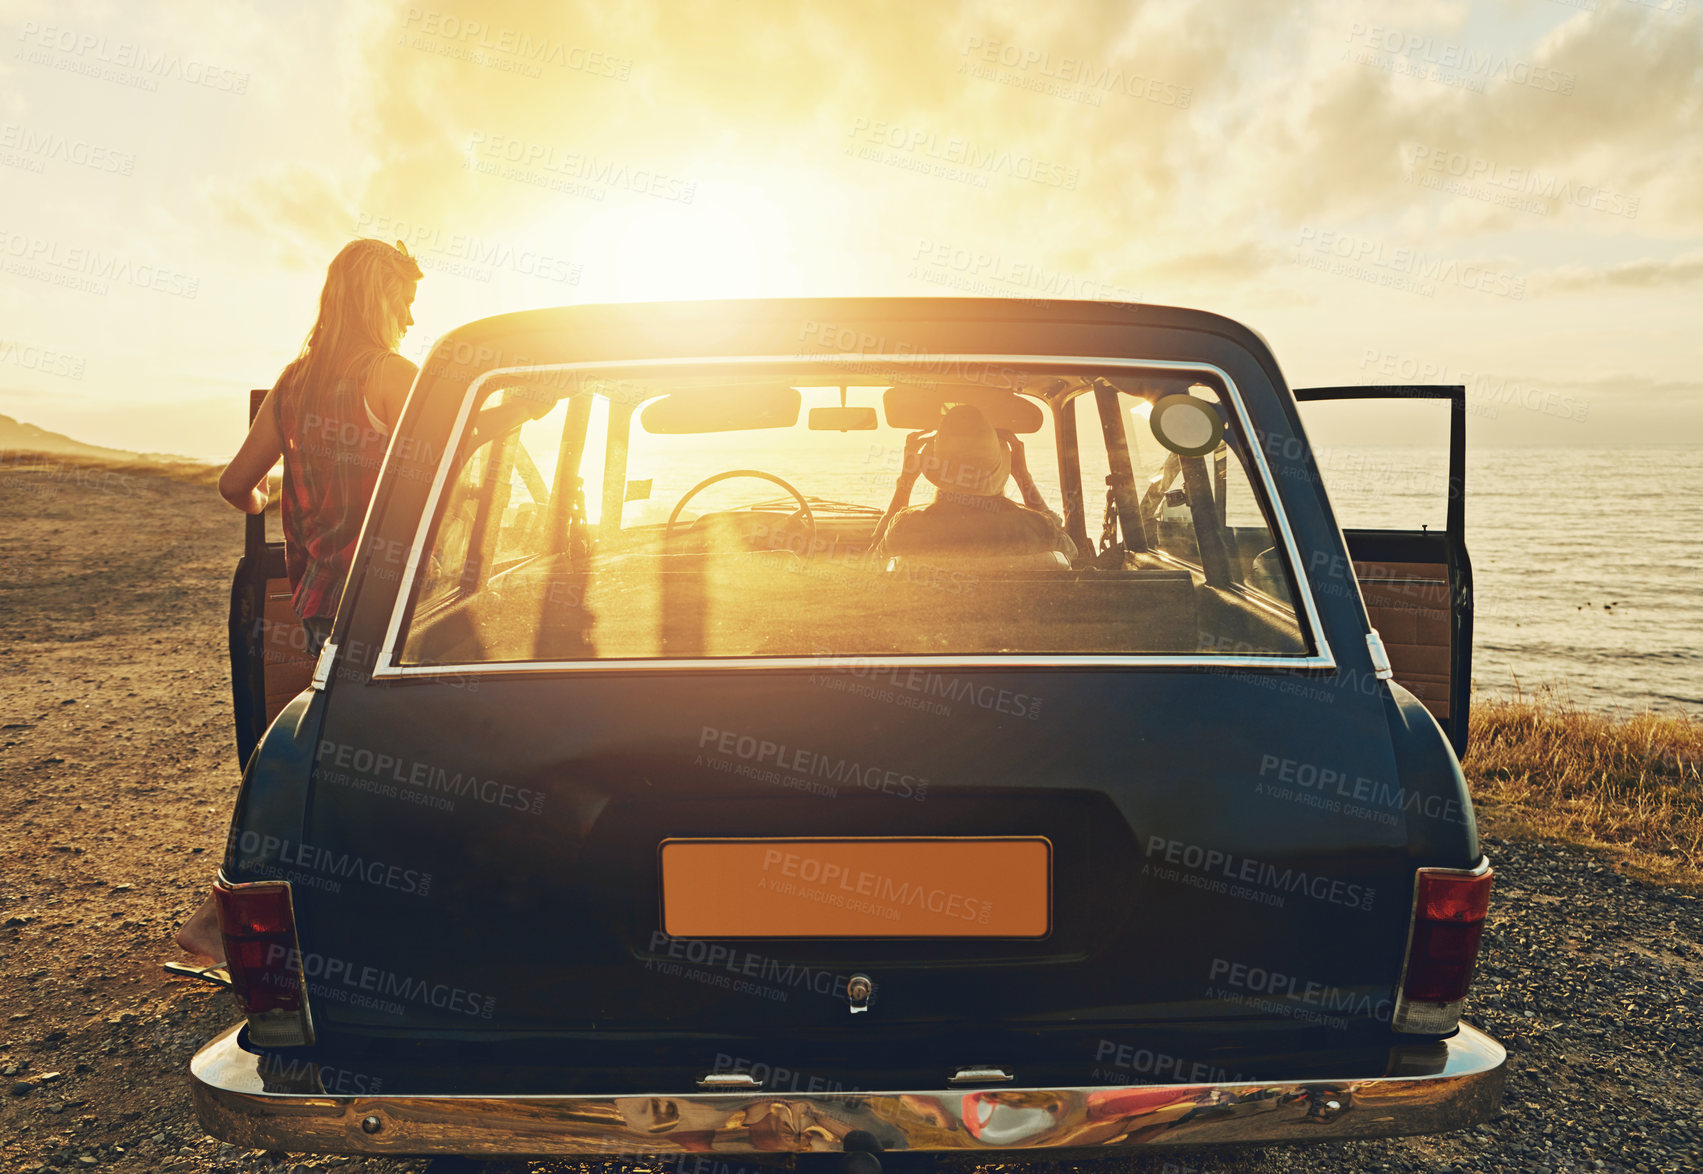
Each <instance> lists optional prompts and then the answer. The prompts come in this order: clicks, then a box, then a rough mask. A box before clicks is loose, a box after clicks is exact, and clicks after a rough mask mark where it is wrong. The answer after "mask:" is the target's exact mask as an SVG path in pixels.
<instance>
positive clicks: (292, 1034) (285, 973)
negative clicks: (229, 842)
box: [213, 876, 313, 1048]
mask: <svg viewBox="0 0 1703 1174" xmlns="http://www.w3.org/2000/svg"><path fill="white" fill-rule="evenodd" d="M213 896H214V899H215V902H216V904H217V906H218V910H219V932H220V934H221V935H222V936H223V937H224V940H225V968H226V969H227V970H228V971H230V975H231V986H232V988H233V989H234V990H235V991H236V996H237V1001H238V1002H240V1003H241V1004H242V1007H243V1010H244V1011H245V1012H246V1013H247V1015H248V1035H249V1039H250V1040H252V1041H253V1042H254V1043H255V1044H256V1045H257V1046H259V1047H266V1048H287V1047H297V1046H300V1045H303V1044H311V1043H312V1042H313V1017H312V1015H311V1014H310V1012H309V1010H308V1002H307V980H306V978H305V977H304V975H303V973H302V954H301V949H300V947H299V946H298V945H297V943H296V911H295V906H294V904H293V903H292V902H291V900H290V885H289V882H288V881H256V882H253V883H251V884H232V883H231V882H230V881H227V880H226V879H225V878H224V877H223V876H220V877H219V878H218V880H217V881H215V882H214V884H213Z"/></svg>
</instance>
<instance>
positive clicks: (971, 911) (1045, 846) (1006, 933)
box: [660, 836, 1052, 938]
mask: <svg viewBox="0 0 1703 1174" xmlns="http://www.w3.org/2000/svg"><path fill="white" fill-rule="evenodd" d="M660 854H661V859H662V926H663V930H664V932H666V933H667V934H668V935H669V936H671V937H684V938H1044V937H1046V936H1047V934H1048V932H1050V930H1051V928H1052V844H1051V843H1049V842H1048V841H1047V840H1046V839H1044V838H1043V837H1040V836H1010V837H972V836H962V837H960V836H951V837H943V838H914V839H912V838H906V839H875V838H868V839H853V838H838V837H835V838H831V839H809V840H766V839H765V840H759V839H750V840H665V841H663V843H662V847H661V853H660Z"/></svg>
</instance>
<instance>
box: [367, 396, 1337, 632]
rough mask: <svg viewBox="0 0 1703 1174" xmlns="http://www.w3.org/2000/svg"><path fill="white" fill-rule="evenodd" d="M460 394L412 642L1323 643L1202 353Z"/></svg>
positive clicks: (420, 575)
mask: <svg viewBox="0 0 1703 1174" xmlns="http://www.w3.org/2000/svg"><path fill="white" fill-rule="evenodd" d="M471 394H472V395H473V403H472V405H471V410H470V412H469V413H468V418H467V423H466V427H465V429H464V430H463V431H462V433H461V435H460V438H459V442H458V444H457V445H455V446H453V453H452V455H451V456H449V457H446V460H448V461H450V464H451V468H450V470H449V476H448V478H447V480H446V484H445V487H444V489H443V492H442V493H441V495H440V499H439V500H438V501H437V503H436V508H435V513H434V516H433V517H432V519H431V526H430V530H429V532H428V538H427V542H426V546H425V555H424V557H423V558H422V559H421V560H420V563H419V566H418V570H417V572H416V574H415V576H414V581H413V583H412V584H411V586H410V593H409V604H408V617H407V626H406V638H405V642H404V646H403V650H402V658H401V660H402V664H403V665H404V666H407V665H417V666H418V665H427V666H447V665H476V664H489V663H498V662H537V661H547V662H570V661H587V660H654V659H667V660H678V659H682V658H686V659H697V658H774V657H789V658H790V657H824V656H827V657H872V658H874V657H879V658H891V657H904V656H934V657H939V656H990V655H1000V656H1010V655H1025V654H1035V655H1052V656H1058V655H1066V656H1068V655H1108V654H1111V655H1117V654H1133V655H1159V654H1169V655H1183V654H1186V655H1197V654H1209V655H1213V656H1224V655H1237V654H1240V655H1255V656H1303V655H1306V654H1308V653H1310V652H1311V651H1312V650H1313V644H1312V641H1311V638H1310V634H1309V632H1308V630H1307V628H1306V626H1305V625H1304V624H1303V623H1302V622H1301V620H1300V619H1299V617H1298V615H1297V611H1296V607H1295V603H1294V601H1295V599H1296V598H1297V596H1296V593H1295V590H1294V580H1293V577H1292V570H1291V568H1290V566H1289V562H1288V558H1287V557H1286V555H1285V552H1284V549H1283V547H1282V544H1281V543H1280V542H1279V541H1278V539H1277V538H1276V537H1275V536H1276V535H1277V534H1278V533H1279V528H1278V527H1277V526H1275V525H1274V524H1273V514H1272V510H1273V506H1272V503H1270V502H1269V501H1268V500H1267V499H1266V497H1265V495H1264V493H1263V492H1262V489H1261V481H1260V479H1259V477H1258V475H1257V473H1256V472H1255V470H1254V465H1253V456H1252V454H1251V452H1250V451H1249V449H1248V446H1247V442H1246V439H1245V438H1244V437H1243V436H1242V434H1241V430H1240V427H1239V425H1238V423H1237V420H1236V414H1235V412H1234V411H1232V410H1231V409H1230V406H1229V399H1228V392H1227V389H1225V388H1223V387H1222V386H1219V385H1218V384H1216V383H1215V382H1213V381H1212V380H1211V379H1210V378H1209V377H1206V376H1202V375H1196V374H1193V373H1189V374H1185V375H1178V374H1177V373H1176V372H1171V371H1165V372H1153V373H1144V372H1141V371H1139V370H1137V371H1132V370H1130V369H1128V368H1121V369H1118V370H1115V371H1105V372H1102V371H1096V370H1093V369H1084V368H1073V367H1068V366H1060V365H1052V366H1040V365H1034V366H1030V367H1025V366H1022V365H1011V366H1004V365H999V366H996V365H992V364H984V365H978V366H977V367H976V368H975V369H974V370H962V371H950V372H943V371H939V370H934V371H923V370H918V369H915V368H911V367H905V366H901V365H895V366H894V367H893V368H892V369H883V368H882V367H880V366H879V365H872V364H858V365H855V366H854V365H846V366H840V367H836V366H833V365H830V364H826V363H821V362H801V363H799V364H798V365H796V366H789V365H787V364H785V363H774V364H748V365H745V366H740V365H737V364H734V365H729V364H715V363H705V364H703V365H702V366H701V367H696V368H685V369H683V368H682V367H680V366H673V367H670V368H668V369H657V368H650V369H647V368H645V367H643V366H642V365H635V366H633V367H630V368H626V369H621V370H614V369H602V370H599V371H597V372H595V373H593V372H589V371H581V370H575V369H572V368H568V369H563V368H539V369H535V370H530V371H521V372H503V373H493V375H491V376H488V377H486V378H485V379H483V380H481V381H480V382H479V383H478V384H476V386H475V390H474V391H473V392H472V393H471Z"/></svg>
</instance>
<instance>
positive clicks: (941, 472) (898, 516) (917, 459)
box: [870, 404, 1077, 561]
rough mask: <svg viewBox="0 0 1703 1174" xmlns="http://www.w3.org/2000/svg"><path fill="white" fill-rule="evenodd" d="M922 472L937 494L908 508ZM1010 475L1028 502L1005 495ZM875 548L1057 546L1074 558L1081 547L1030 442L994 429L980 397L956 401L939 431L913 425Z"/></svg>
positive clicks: (1011, 550)
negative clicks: (1035, 468)
mask: <svg viewBox="0 0 1703 1174" xmlns="http://www.w3.org/2000/svg"><path fill="white" fill-rule="evenodd" d="M919 475H920V476H923V477H926V478H928V480H929V481H930V483H932V484H933V485H934V501H933V502H932V503H931V504H929V505H925V506H918V507H910V508H907V507H909V503H910V499H911V489H912V488H913V487H914V486H915V485H916V481H917V477H918V476H919ZM1007 479H1010V480H1013V481H1015V482H1016V483H1017V489H1018V492H1019V493H1021V494H1022V495H1023V503H1022V504H1021V505H1019V504H1018V503H1017V502H1015V501H1012V500H1011V499H1010V498H1008V497H1006V496H1005V483H1006V481H1007ZM870 549H871V551H872V553H873V554H874V556H875V557H876V558H877V559H878V560H884V559H886V558H889V557H891V556H893V555H917V554H929V555H941V554H948V555H951V554H959V555H971V556H992V555H1027V554H1046V553H1048V552H1050V551H1058V552H1059V553H1061V554H1063V555H1064V556H1065V558H1066V559H1070V560H1073V561H1074V560H1075V558H1076V553H1077V552H1076V544H1075V543H1074V542H1072V541H1071V540H1070V536H1069V535H1068V534H1066V533H1065V531H1064V525H1063V523H1061V522H1060V521H1059V518H1058V515H1056V514H1054V513H1053V512H1052V511H1051V510H1049V509H1048V508H1047V503H1046V499H1045V498H1043V497H1042V496H1041V491H1040V490H1039V489H1037V488H1036V487H1035V479H1034V478H1033V477H1032V476H1030V475H1029V467H1028V464H1027V462H1026V461H1025V460H1024V455H1023V442H1022V441H1021V440H1019V439H1017V436H1016V434H1015V433H1012V432H1006V431H1003V430H1002V431H995V429H994V427H993V426H992V425H991V424H989V423H988V420H987V417H986V416H984V415H983V414H982V411H981V409H980V408H978V407H976V406H975V405H974V404H958V405H956V406H954V407H952V408H951V409H949V410H948V411H947V412H946V414H945V415H944V416H942V417H941V418H940V426H939V428H937V429H936V430H935V431H934V433H933V434H932V435H930V434H929V433H928V432H927V431H923V432H913V433H911V435H910V436H908V437H906V438H905V459H904V466H903V468H902V469H901V471H900V473H899V483H898V485H897V486H896V487H895V489H894V490H893V500H892V503H891V504H890V505H889V506H888V507H887V513H886V514H885V516H883V517H882V519H881V522H880V524H879V525H877V526H876V528H875V536H874V538H873V539H872V540H871V544H870Z"/></svg>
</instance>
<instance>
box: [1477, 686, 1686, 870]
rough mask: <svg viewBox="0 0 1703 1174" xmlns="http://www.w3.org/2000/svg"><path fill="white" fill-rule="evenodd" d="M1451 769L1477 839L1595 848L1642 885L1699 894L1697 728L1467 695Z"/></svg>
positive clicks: (1671, 720)
mask: <svg viewBox="0 0 1703 1174" xmlns="http://www.w3.org/2000/svg"><path fill="white" fill-rule="evenodd" d="M1462 765H1463V767H1464V768H1465V770H1466V776H1467V781H1468V783H1469V784H1470V785H1471V787H1472V796H1473V804H1474V806H1475V807H1476V808H1477V810H1478V819H1479V825H1480V827H1481V828H1482V829H1483V830H1484V831H1487V832H1489V833H1491V834H1493V835H1497V836H1502V837H1504V838H1507V839H1539V840H1559V841H1563V842H1566V843H1572V844H1582V845H1585V846H1587V847H1591V848H1598V849H1603V850H1604V851H1606V852H1607V853H1608V854H1609V855H1610V856H1611V857H1612V858H1614V860H1615V861H1616V863H1617V864H1619V865H1621V866H1622V867H1624V868H1626V870H1627V871H1629V872H1633V873H1636V874H1638V875H1640V876H1643V877H1644V878H1646V879H1648V880H1654V881H1659V882H1663V883H1669V884H1683V885H1687V886H1703V775H1700V773H1699V772H1700V771H1703V721H1699V720H1698V719H1696V718H1693V717H1670V716H1664V715H1659V714H1654V713H1642V714H1638V715H1636V716H1633V717H1613V716H1606V715H1603V714H1597V713H1590V712H1587V711H1585V710H1582V709H1579V708H1577V707H1576V706H1573V705H1571V704H1568V703H1566V702H1563V701H1557V700H1555V699H1553V698H1551V697H1548V696H1543V695H1540V696H1539V697H1538V698H1536V699H1532V698H1530V697H1515V698H1511V699H1485V698H1480V697H1475V698H1473V707H1472V731H1471V742H1470V746H1469V748H1468V751H1467V757H1466V761H1465V762H1464V763H1463V764H1462Z"/></svg>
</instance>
